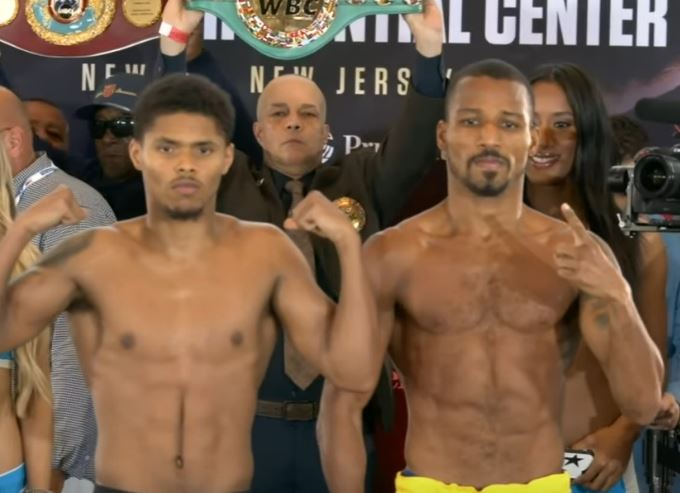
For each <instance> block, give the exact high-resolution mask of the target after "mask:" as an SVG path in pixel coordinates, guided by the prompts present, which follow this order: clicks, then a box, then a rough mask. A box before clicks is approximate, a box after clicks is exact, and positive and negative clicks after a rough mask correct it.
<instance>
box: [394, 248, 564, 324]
mask: <svg viewBox="0 0 680 493" xmlns="http://www.w3.org/2000/svg"><path fill="white" fill-rule="evenodd" d="M574 296H575V293H574V291H573V289H572V288H571V287H570V286H569V285H568V283H567V282H566V281H564V280H562V279H561V278H560V277H559V276H558V275H557V273H556V270H555V268H554V267H553V265H552V261H551V259H550V258H549V256H547V255H543V254H541V253H535V252H528V251H517V250H510V249H504V248H490V249H488V250H486V251H484V250H477V251H475V249H473V248H461V249H458V250H450V251H448V252H445V251H442V250H437V249H433V250H432V252H431V254H430V255H427V256H424V257H423V260H422V261H420V262H418V264H417V265H415V266H414V268H413V269H411V270H410V272H409V274H408V275H407V278H406V279H405V282H403V283H402V291H401V292H400V296H399V298H400V302H399V305H400V317H401V318H403V320H402V321H404V322H406V325H410V324H414V325H416V326H417V327H418V328H419V329H420V330H424V331H426V332H429V333H431V334H437V333H439V334H445V335H461V334H464V333H469V332H471V331H472V332H474V331H476V330H486V329H487V328H489V327H496V326H502V327H507V328H510V329H512V330H514V331H517V332H519V333H534V332H542V331H545V330H546V329H553V328H554V327H555V326H556V325H558V324H559V323H560V322H561V320H562V319H563V317H564V315H565V313H566V311H567V310H568V308H569V306H570V305H571V304H572V302H573V300H574Z"/></svg>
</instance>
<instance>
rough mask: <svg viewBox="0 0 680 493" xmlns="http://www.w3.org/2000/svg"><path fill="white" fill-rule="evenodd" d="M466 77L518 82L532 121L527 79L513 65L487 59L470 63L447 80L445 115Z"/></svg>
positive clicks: (532, 104)
mask: <svg viewBox="0 0 680 493" xmlns="http://www.w3.org/2000/svg"><path fill="white" fill-rule="evenodd" d="M466 77H491V78H492V79H497V80H509V81H512V82H518V83H520V84H522V85H523V86H524V88H525V89H526V90H527V97H528V98H529V104H530V105H531V106H530V115H529V116H530V118H532V119H533V113H534V94H533V91H532V90H531V84H529V79H527V77H526V76H525V75H524V74H523V73H522V72H521V71H520V70H519V69H518V68H517V67H515V66H514V65H511V64H509V63H508V62H504V61H503V60H499V59H497V58H489V59H486V60H480V61H479V62H475V63H471V64H469V65H466V66H465V67H463V68H461V69H460V70H458V71H457V72H455V73H454V74H453V76H452V77H451V79H450V80H449V86H448V88H447V90H446V114H447V116H448V111H449V107H450V105H451V101H453V98H454V97H455V95H456V89H457V88H458V84H459V83H460V81H461V80H463V79H465V78H466Z"/></svg>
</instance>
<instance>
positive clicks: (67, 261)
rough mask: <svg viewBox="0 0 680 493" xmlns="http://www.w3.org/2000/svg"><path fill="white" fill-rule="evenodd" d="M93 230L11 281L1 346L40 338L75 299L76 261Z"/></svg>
mask: <svg viewBox="0 0 680 493" xmlns="http://www.w3.org/2000/svg"><path fill="white" fill-rule="evenodd" d="M93 234H94V231H93V230H90V231H85V232H83V233H81V234H78V235H74V236H73V237H71V238H69V239H67V240H65V241H64V242H62V243H61V244H60V245H57V246H56V247H54V248H53V249H52V250H51V251H50V252H49V253H47V254H46V255H45V256H44V257H43V258H42V259H41V260H40V261H39V262H38V263H37V264H36V265H35V266H34V267H32V268H30V269H29V270H27V271H26V272H24V273H23V274H22V275H20V276H18V277H17V278H16V279H14V280H12V281H11V283H10V285H9V287H8V291H7V296H6V305H5V312H4V315H5V316H4V320H3V327H2V337H0V340H2V345H3V346H5V345H6V344H7V345H9V346H10V347H12V348H14V347H17V346H19V345H21V344H23V343H25V342H27V341H29V340H31V339H32V338H34V337H35V336H37V335H38V334H39V333H40V332H41V331H42V330H43V329H44V328H45V327H46V326H47V325H49V324H50V323H51V322H52V321H53V320H54V319H55V318H56V317H57V315H59V314H60V313H62V312H63V311H65V310H66V308H67V307H68V306H69V305H70V304H71V302H72V301H73V300H74V299H75V297H76V295H77V293H78V286H77V283H76V281H75V279H74V277H73V276H72V272H73V269H74V268H75V266H74V265H73V264H74V260H73V259H74V258H75V257H77V255H78V254H79V253H80V252H81V251H82V250H83V249H85V248H87V246H88V245H89V243H90V242H91V238H92V235H93Z"/></svg>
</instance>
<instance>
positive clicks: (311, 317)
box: [268, 231, 334, 373]
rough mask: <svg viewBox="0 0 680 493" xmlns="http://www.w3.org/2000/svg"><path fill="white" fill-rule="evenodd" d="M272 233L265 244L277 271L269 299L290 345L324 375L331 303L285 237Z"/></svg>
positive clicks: (300, 255)
mask: <svg viewBox="0 0 680 493" xmlns="http://www.w3.org/2000/svg"><path fill="white" fill-rule="evenodd" d="M273 234H274V235H275V241H270V242H269V243H268V244H269V247H270V248H272V247H273V251H272V252H271V254H272V256H273V255H276V264H277V268H278V269H279V273H278V275H277V280H276V283H275V287H274V292H273V298H272V299H273V306H274V311H275V312H276V316H277V317H278V319H279V320H280V322H281V325H282V327H283V329H284V331H285V332H286V334H287V336H288V338H289V339H290V341H291V342H292V343H293V346H295V348H296V349H297V350H298V351H299V352H300V353H301V354H302V355H303V356H304V358H305V360H306V362H307V363H308V364H310V365H312V366H313V367H314V368H316V369H317V370H319V372H320V373H324V368H323V362H322V353H323V352H324V345H325V334H326V328H327V327H328V326H329V324H330V322H331V320H332V318H333V312H334V306H333V302H332V301H331V300H330V299H329V298H328V297H327V296H326V295H325V294H324V293H323V291H322V290H321V289H320V288H319V287H318V286H317V284H316V280H315V279H314V275H313V273H312V270H311V268H310V267H309V265H308V264H307V261H306V260H305V258H304V256H303V254H302V252H300V250H299V249H298V248H297V247H296V246H295V245H294V244H293V243H292V242H291V241H290V240H289V239H288V238H287V237H286V236H285V235H283V234H281V233H280V232H278V231H277V232H275V233H273Z"/></svg>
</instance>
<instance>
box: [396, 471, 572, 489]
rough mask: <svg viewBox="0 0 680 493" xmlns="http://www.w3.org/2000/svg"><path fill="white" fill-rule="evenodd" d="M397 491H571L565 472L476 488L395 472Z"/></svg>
mask: <svg viewBox="0 0 680 493" xmlns="http://www.w3.org/2000/svg"><path fill="white" fill-rule="evenodd" d="M396 486H397V493H571V482H570V479H569V475H568V474H567V473H561V474H551V475H550V476H545V477H543V478H538V479H534V480H533V481H531V482H529V483H526V484H512V483H509V484H492V485H490V486H487V487H486V488H483V489H481V490H477V489H476V488H473V487H472V486H459V485H457V484H446V483H442V482H441V481H437V480H436V479H430V478H426V477H421V476H403V475H402V474H401V473H399V474H397V480H396Z"/></svg>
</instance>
